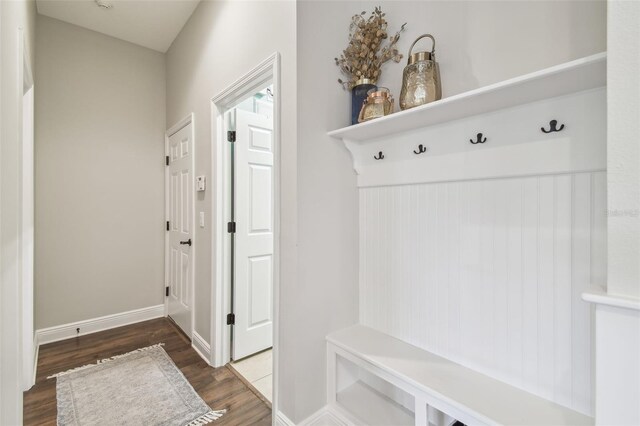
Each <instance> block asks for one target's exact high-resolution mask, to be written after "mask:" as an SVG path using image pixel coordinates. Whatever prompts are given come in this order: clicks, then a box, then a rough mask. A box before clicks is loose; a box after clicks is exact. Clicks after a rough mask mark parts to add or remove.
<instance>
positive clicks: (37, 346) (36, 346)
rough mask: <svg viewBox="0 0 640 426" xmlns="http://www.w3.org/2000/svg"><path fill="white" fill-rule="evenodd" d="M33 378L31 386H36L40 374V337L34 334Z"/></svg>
mask: <svg viewBox="0 0 640 426" xmlns="http://www.w3.org/2000/svg"><path fill="white" fill-rule="evenodd" d="M33 348H34V350H33V377H32V378H31V386H33V385H35V384H36V377H37V374H38V356H39V355H40V343H39V342H38V335H37V334H35V333H34V334H33Z"/></svg>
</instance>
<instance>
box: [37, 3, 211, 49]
mask: <svg viewBox="0 0 640 426" xmlns="http://www.w3.org/2000/svg"><path fill="white" fill-rule="evenodd" d="M199 2H200V0H36V4H37V7H38V13H39V14H41V15H45V16H49V17H51V18H55V19H59V20H61V21H65V22H69V23H71V24H74V25H78V26H80V27H84V28H88V29H90V30H93V31H97V32H100V33H103V34H107V35H110V36H112V37H115V38H119V39H121V40H126V41H129V42H131V43H135V44H138V45H140V46H144V47H148V48H149V49H153V50H157V51H158V52H163V53H164V52H166V51H167V49H169V46H171V43H173V40H174V39H175V38H176V36H177V35H178V33H180V30H181V29H182V27H183V26H184V24H185V23H186V22H187V20H188V19H189V17H190V16H191V14H192V13H193V11H194V9H195V8H196V6H197V5H198V3H199ZM98 3H102V4H104V5H112V7H111V8H109V9H106V8H104V7H100V6H98Z"/></svg>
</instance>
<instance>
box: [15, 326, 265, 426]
mask: <svg viewBox="0 0 640 426" xmlns="http://www.w3.org/2000/svg"><path fill="white" fill-rule="evenodd" d="M161 342H162V343H164V349H165V351H167V353H168V354H169V356H170V357H171V359H173V362H174V363H175V364H176V365H177V366H178V368H180V370H181V371H182V374H184V375H185V377H186V378H187V379H188V380H189V382H190V383H191V385H192V386H193V387H194V389H195V390H196V392H198V394H199V395H200V397H202V399H203V400H204V401H205V402H206V403H207V404H209V406H210V407H211V408H212V409H213V410H220V409H223V408H226V409H227V413H226V414H225V415H224V416H222V417H221V418H220V419H218V420H216V421H214V422H212V423H211V425H212V426H215V425H270V424H271V408H270V407H269V406H268V405H267V404H266V403H265V402H264V401H262V399H260V398H259V397H258V396H257V395H256V394H255V393H254V391H252V390H251V389H250V388H249V387H248V386H247V385H245V384H244V383H243V382H242V381H241V380H240V379H239V378H238V377H237V376H236V375H235V374H234V373H233V372H232V371H231V370H230V369H229V368H228V367H221V368H212V367H210V366H208V365H207V363H206V362H204V360H203V359H202V358H200V356H198V354H197V353H196V352H195V351H194V350H193V348H191V345H190V343H189V341H188V339H187V338H186V337H185V336H184V335H183V334H182V333H181V332H179V331H178V329H177V328H176V327H175V326H174V325H173V324H172V323H171V322H170V321H169V320H167V319H166V318H160V319H155V320H151V321H145V322H142V323H138V324H133V325H129V326H126V327H120V328H115V329H113V330H107V331H103V332H99V333H94V334H89V335H86V336H81V337H78V338H75V339H69V340H65V341H62V342H56V343H50V344H48V345H43V346H41V347H40V354H39V359H38V372H37V378H36V384H35V386H34V387H33V388H31V390H29V391H28V392H25V393H24V424H25V425H52V426H54V425H55V424H56V414H57V410H56V380H55V379H48V380H47V376H49V375H51V374H55V373H58V372H60V371H65V370H68V369H70V368H74V367H80V366H82V365H85V364H91V363H95V362H96V361H97V360H99V359H104V358H109V357H112V356H114V355H119V354H123V353H127V352H130V351H132V350H135V349H138V348H142V347H145V346H150V345H153V344H156V343H161Z"/></svg>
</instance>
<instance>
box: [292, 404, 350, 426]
mask: <svg viewBox="0 0 640 426" xmlns="http://www.w3.org/2000/svg"><path fill="white" fill-rule="evenodd" d="M352 425H353V423H352V422H351V421H349V420H348V419H347V418H346V417H345V416H343V415H342V414H341V413H340V412H339V411H337V410H335V409H333V408H332V407H330V406H328V405H325V406H324V407H322V408H321V409H319V410H318V411H316V412H315V413H313V414H312V415H310V416H309V417H307V418H306V419H304V420H303V421H302V422H301V423H300V426H352Z"/></svg>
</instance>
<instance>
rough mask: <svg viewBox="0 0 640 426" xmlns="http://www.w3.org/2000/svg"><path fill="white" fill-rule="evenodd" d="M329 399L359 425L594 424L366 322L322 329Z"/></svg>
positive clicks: (587, 419) (574, 413)
mask: <svg viewBox="0 0 640 426" xmlns="http://www.w3.org/2000/svg"><path fill="white" fill-rule="evenodd" d="M327 401H328V404H329V406H330V407H331V409H333V410H334V411H335V412H337V413H339V414H340V415H341V416H342V417H343V418H344V419H345V420H347V421H349V422H350V423H353V424H362V425H420V426H426V425H450V424H452V423H453V422H455V420H458V421H460V422H462V423H464V424H467V425H479V424H503V425H592V424H594V420H593V418H592V417H589V416H586V415H584V414H581V413H578V412H576V411H573V410H571V409H568V408H565V407H563V406H561V405H558V404H556V403H553V402H551V401H548V400H546V399H543V398H540V397H538V396H535V395H533V394H531V393H528V392H525V391H523V390H521V389H518V388H516V387H513V386H511V385H508V384H506V383H503V382H501V381H498V380H496V379H493V378H491V377H489V376H486V375H484V374H481V373H479V372H476V371H474V370H471V369H469V368H466V367H463V366H462V365H460V364H457V363H455V362H452V361H449V360H447V359H445V358H442V357H440V356H438V355H435V354H433V353H431V352H427V351H425V350H422V349H420V348H417V347H415V346H412V345H410V344H407V343H405V342H403V341H401V340H398V339H396V338H394V337H391V336H388V335H386V334H383V333H380V332H378V331H376V330H373V329H371V328H369V327H365V326H362V325H356V326H353V327H349V328H346V329H343V330H340V331H336V332H334V333H331V334H329V335H328V336H327Z"/></svg>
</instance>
